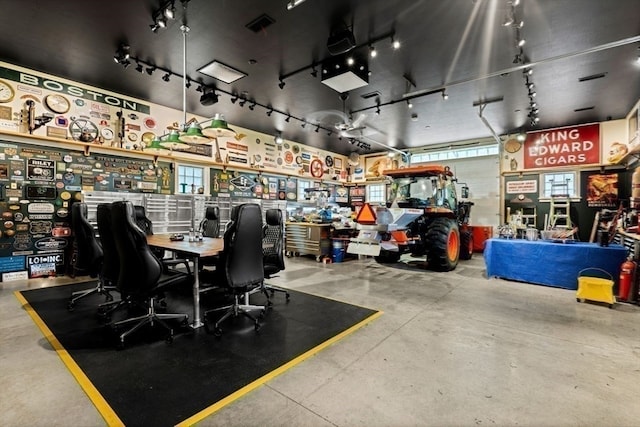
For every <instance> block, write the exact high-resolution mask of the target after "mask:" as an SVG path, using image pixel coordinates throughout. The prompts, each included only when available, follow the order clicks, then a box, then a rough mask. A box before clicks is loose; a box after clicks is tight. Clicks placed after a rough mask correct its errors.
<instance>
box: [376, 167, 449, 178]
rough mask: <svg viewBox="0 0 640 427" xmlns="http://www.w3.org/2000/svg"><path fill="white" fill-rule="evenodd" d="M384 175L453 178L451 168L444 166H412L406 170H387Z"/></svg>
mask: <svg viewBox="0 0 640 427" xmlns="http://www.w3.org/2000/svg"><path fill="white" fill-rule="evenodd" d="M382 173H383V174H384V175H387V176H391V177H393V178H402V177H407V178H408V177H421V176H437V175H448V176H451V177H452V176H453V172H451V169H449V166H442V165H429V166H412V167H409V168H404V169H385V170H384V171H383V172H382Z"/></svg>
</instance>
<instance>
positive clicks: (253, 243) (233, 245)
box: [223, 203, 264, 288]
mask: <svg viewBox="0 0 640 427" xmlns="http://www.w3.org/2000/svg"><path fill="white" fill-rule="evenodd" d="M223 259H224V271H225V275H226V282H227V285H228V286H230V287H233V288H246V287H250V286H252V285H256V286H257V285H259V284H260V283H262V282H263V281H264V270H263V265H262V212H261V210H260V205H258V204H256V203H246V204H243V205H240V206H236V207H234V208H233V209H232V211H231V221H230V222H229V224H228V226H227V230H226V231H225V233H224V251H223Z"/></svg>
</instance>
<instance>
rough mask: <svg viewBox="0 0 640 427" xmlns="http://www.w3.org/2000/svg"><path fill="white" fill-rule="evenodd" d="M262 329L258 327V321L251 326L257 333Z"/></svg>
mask: <svg viewBox="0 0 640 427" xmlns="http://www.w3.org/2000/svg"><path fill="white" fill-rule="evenodd" d="M261 327H262V325H260V323H258V321H257V320H256V322H255V323H254V324H253V329H254V330H255V331H256V332H258V331H259V330H260V328H261Z"/></svg>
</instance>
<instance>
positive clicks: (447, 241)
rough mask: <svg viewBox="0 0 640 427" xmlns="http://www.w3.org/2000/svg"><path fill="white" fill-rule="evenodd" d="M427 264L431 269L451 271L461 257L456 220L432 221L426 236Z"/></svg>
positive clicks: (438, 219)
mask: <svg viewBox="0 0 640 427" xmlns="http://www.w3.org/2000/svg"><path fill="white" fill-rule="evenodd" d="M425 237H426V239H425V240H426V244H427V246H428V250H427V262H428V266H429V269H431V270H435V271H451V270H453V269H455V268H456V266H457V265H458V259H459V257H460V231H459V230H458V224H457V223H456V221H455V220H453V219H449V218H436V219H434V220H433V221H431V224H429V228H428V229H427V234H426V236H425Z"/></svg>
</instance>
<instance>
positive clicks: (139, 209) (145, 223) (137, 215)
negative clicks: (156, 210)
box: [133, 205, 191, 274]
mask: <svg viewBox="0 0 640 427" xmlns="http://www.w3.org/2000/svg"><path fill="white" fill-rule="evenodd" d="M133 212H134V220H135V223H136V224H137V225H138V227H140V229H141V230H142V231H144V234H146V235H147V236H152V235H153V223H152V222H151V220H150V219H149V218H148V217H147V213H146V211H145V209H144V206H139V205H135V206H134V207H133ZM151 252H153V254H154V255H155V256H156V258H158V259H159V260H160V261H161V262H162V264H163V265H164V267H165V272H166V271H167V270H168V268H169V267H175V266H176V265H179V264H184V266H185V268H186V269H187V273H188V274H191V267H189V261H188V260H186V259H184V258H180V257H176V258H165V257H164V249H162V248H151Z"/></svg>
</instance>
